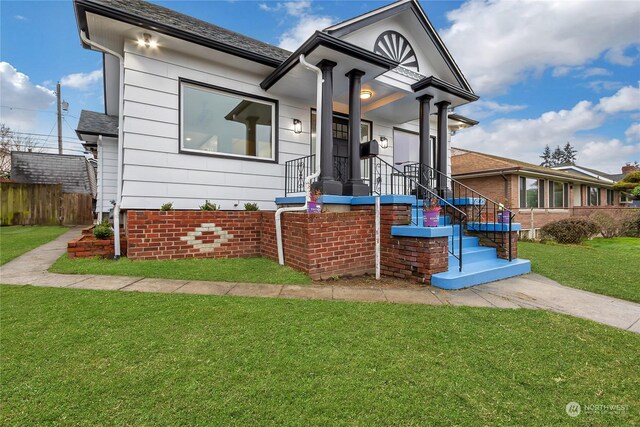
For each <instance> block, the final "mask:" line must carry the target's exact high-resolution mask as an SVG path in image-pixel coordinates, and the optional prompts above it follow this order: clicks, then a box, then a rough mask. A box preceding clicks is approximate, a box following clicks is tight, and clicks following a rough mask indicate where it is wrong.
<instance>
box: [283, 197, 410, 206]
mask: <svg viewBox="0 0 640 427" xmlns="http://www.w3.org/2000/svg"><path fill="white" fill-rule="evenodd" d="M304 197H305V196H288V197H276V200H275V202H276V205H302V204H304ZM415 200H416V198H415V197H413V196H399V195H385V196H380V204H381V205H410V204H412V203H415ZM318 202H320V203H322V204H327V205H354V206H362V205H374V204H375V203H376V198H375V196H356V197H353V196H332V195H325V196H320V197H319V198H318Z"/></svg>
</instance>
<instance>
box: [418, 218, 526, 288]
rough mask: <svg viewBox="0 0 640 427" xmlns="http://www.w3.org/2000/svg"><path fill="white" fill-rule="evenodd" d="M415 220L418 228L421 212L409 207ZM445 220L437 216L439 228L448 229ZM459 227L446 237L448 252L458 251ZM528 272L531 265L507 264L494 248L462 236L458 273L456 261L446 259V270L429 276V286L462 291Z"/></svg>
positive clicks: (523, 262)
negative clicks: (447, 238)
mask: <svg viewBox="0 0 640 427" xmlns="http://www.w3.org/2000/svg"><path fill="white" fill-rule="evenodd" d="M416 215H417V216H418V220H419V221H418V224H419V225H421V224H422V209H416V207H415V206H414V207H413V218H414V219H415V218H416ZM448 224H449V217H445V216H441V217H440V225H441V226H444V225H448ZM459 239H460V226H458V225H455V226H453V236H449V249H452V248H453V250H454V252H457V251H458V244H459V241H460V240H459ZM530 272H531V262H530V261H528V260H524V259H514V260H512V261H511V262H509V261H508V260H505V259H502V258H498V256H497V254H496V249H495V248H489V247H486V246H480V243H479V239H478V238H477V237H470V236H465V235H464V234H463V235H462V271H459V267H458V259H457V258H456V257H454V256H453V255H449V270H448V271H445V272H443V273H438V274H434V275H433V276H431V285H432V286H435V287H437V288H441V289H463V288H468V287H471V286H475V285H479V284H482V283H489V282H494V281H496V280H502V279H507V278H509V277H514V276H520V275H522V274H527V273H530Z"/></svg>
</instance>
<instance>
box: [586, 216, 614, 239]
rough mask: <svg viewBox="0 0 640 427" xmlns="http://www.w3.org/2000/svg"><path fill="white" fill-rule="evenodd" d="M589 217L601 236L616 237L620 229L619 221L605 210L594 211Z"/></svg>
mask: <svg viewBox="0 0 640 427" xmlns="http://www.w3.org/2000/svg"><path fill="white" fill-rule="evenodd" d="M589 219H590V220H591V221H592V222H593V223H594V224H595V225H596V226H597V227H598V229H599V230H600V233H601V234H602V237H604V238H606V239H610V238H612V237H616V236H617V235H618V232H619V230H620V221H619V220H616V219H615V218H614V217H612V216H611V215H609V214H608V213H605V212H594V213H592V214H591V215H589Z"/></svg>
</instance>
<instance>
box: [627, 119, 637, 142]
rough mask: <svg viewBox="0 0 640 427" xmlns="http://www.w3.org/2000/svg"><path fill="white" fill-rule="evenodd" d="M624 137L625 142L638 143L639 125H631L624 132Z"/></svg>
mask: <svg viewBox="0 0 640 427" xmlns="http://www.w3.org/2000/svg"><path fill="white" fill-rule="evenodd" d="M624 136H626V137H627V141H636V142H640V123H633V124H632V125H631V126H629V128H628V129H627V130H626V131H625V132H624Z"/></svg>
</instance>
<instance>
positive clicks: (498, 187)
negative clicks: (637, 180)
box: [451, 148, 627, 238]
mask: <svg viewBox="0 0 640 427" xmlns="http://www.w3.org/2000/svg"><path fill="white" fill-rule="evenodd" d="M574 167H575V166H574ZM451 168H452V175H453V178H455V179H457V180H458V181H460V182H462V183H463V184H464V185H467V186H469V187H471V188H473V189H474V190H476V191H477V192H479V193H480V194H482V195H483V196H486V197H488V198H490V199H493V200H497V201H500V202H502V203H503V204H504V205H505V206H507V207H508V208H511V209H512V210H513V212H514V213H515V214H516V219H515V221H516V222H518V223H521V224H522V232H523V233H526V235H527V236H529V237H531V238H535V237H536V236H537V231H538V230H539V229H540V227H542V226H544V225H545V224H547V223H549V222H552V221H557V220H559V219H564V218H568V217H571V216H583V217H588V216H589V215H591V214H592V213H593V212H594V211H603V210H606V211H607V212H609V213H610V214H612V215H614V216H618V215H621V214H624V211H623V210H624V209H627V208H626V206H625V205H624V204H621V195H620V192H619V191H616V190H613V188H612V187H613V184H614V182H615V181H614V180H613V179H612V176H611V175H608V176H607V177H604V176H603V175H604V174H600V175H598V174H595V173H593V170H590V171H592V173H591V175H589V174H584V173H580V174H579V173H576V172H575V171H573V170H572V171H571V172H569V171H565V170H558V169H552V168H548V167H544V166H539V165H534V164H532V163H527V162H523V161H520V160H515V159H509V158H506V157H500V156H494V155H491V154H485V153H478V152H475V151H469V150H463V149H459V148H453V149H452V157H451Z"/></svg>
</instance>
